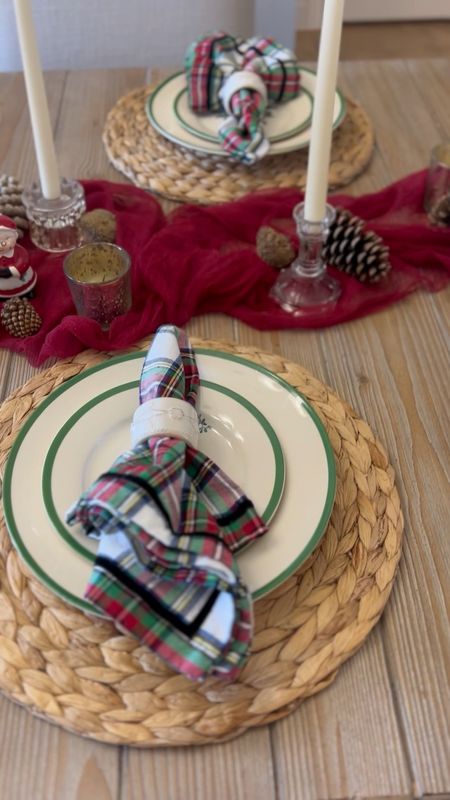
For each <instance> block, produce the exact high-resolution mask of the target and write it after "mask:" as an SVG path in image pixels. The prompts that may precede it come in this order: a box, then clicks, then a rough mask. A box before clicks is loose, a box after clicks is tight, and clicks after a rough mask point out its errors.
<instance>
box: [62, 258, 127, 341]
mask: <svg viewBox="0 0 450 800" xmlns="http://www.w3.org/2000/svg"><path fill="white" fill-rule="evenodd" d="M64 273H65V276H66V279H67V282H68V285H69V288H70V292H71V295H72V299H73V302H74V304H75V308H76V309H77V313H78V314H80V316H84V317H89V318H90V319H94V320H95V321H96V322H98V323H99V324H100V325H101V326H102V328H104V329H107V328H108V327H109V325H110V323H111V322H112V320H113V319H114V318H115V317H117V316H119V315H120V314H125V313H126V312H127V311H128V310H129V309H130V308H131V274H130V273H131V259H130V256H129V254H128V253H127V252H126V250H124V249H123V248H122V247H118V246H117V245H116V244H109V243H108V242H95V243H91V244H84V245H82V246H81V247H77V248H76V249H75V250H72V252H71V253H69V255H67V256H66V258H65V259H64Z"/></svg>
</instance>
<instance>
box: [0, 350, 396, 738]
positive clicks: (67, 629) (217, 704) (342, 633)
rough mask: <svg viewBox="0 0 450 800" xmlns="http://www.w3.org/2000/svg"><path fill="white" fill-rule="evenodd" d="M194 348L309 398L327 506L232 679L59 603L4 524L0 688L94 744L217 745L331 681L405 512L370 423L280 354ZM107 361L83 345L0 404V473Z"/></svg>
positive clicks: (265, 606) (386, 580) (368, 617)
mask: <svg viewBox="0 0 450 800" xmlns="http://www.w3.org/2000/svg"><path fill="white" fill-rule="evenodd" d="M192 341H193V344H194V346H201V347H212V348H213V349H216V350H217V349H219V350H226V351H227V352H231V353H236V354H239V355H241V356H244V357H245V358H247V359H249V360H251V361H254V362H256V363H258V364H262V365H264V366H265V367H267V368H268V369H270V370H272V371H273V372H275V373H277V374H278V375H280V376H281V377H282V378H283V379H284V380H286V381H287V382H288V383H290V384H291V385H292V386H295V387H296V388H297V389H298V391H300V392H301V393H302V394H303V395H304V396H305V397H306V398H307V400H309V402H310V403H311V404H312V405H313V406H314V408H315V410H316V411H317V413H318V414H319V416H320V417H321V419H322V421H323V422H324V424H325V426H326V429H327V431H328V435H329V438H330V441H331V444H332V447H333V450H334V454H335V459H336V468H337V493H336V500H335V505H334V509H333V513H332V516H331V520H330V523H329V525H328V528H327V531H326V533H325V535H324V537H323V539H322V541H321V543H320V545H319V546H318V548H317V549H316V550H315V551H314V553H313V554H312V555H311V556H310V557H309V559H308V561H307V562H305V563H304V564H303V566H302V567H301V568H300V569H299V571H298V572H297V573H296V574H295V575H293V576H291V577H290V578H289V579H288V580H287V581H286V582H285V583H284V584H282V585H281V586H280V587H278V588H277V589H276V590H275V591H274V592H272V593H271V594H270V595H267V596H266V597H264V598H262V599H261V600H258V601H257V602H256V604H255V616H256V632H255V637H254V641H253V645H252V652H251V655H250V658H249V660H248V662H247V664H246V666H245V668H244V670H243V672H242V673H241V676H240V678H239V680H238V681H237V682H236V683H233V684H229V685H225V684H223V683H221V682H220V681H218V680H217V679H208V680H206V682H204V683H202V684H196V683H192V682H190V681H189V680H187V679H186V678H184V677H183V676H180V675H176V674H175V673H173V672H172V671H171V670H170V669H169V668H168V667H166V666H165V665H164V664H163V663H162V662H160V661H159V660H158V659H157V658H156V657H154V656H153V655H152V654H151V653H150V652H149V651H148V650H147V649H146V648H144V647H141V646H140V645H139V643H138V642H137V641H136V640H135V639H132V638H129V637H128V636H123V635H120V634H118V632H117V630H116V629H115V628H114V626H113V624H112V623H110V622H107V621H104V620H101V619H99V618H95V617H90V616H89V615H87V614H84V613H83V612H81V611H78V610H77V609H75V608H73V607H71V606H69V605H67V604H66V603H65V602H64V601H63V600H60V599H59V598H58V597H57V596H56V595H54V594H53V593H52V592H51V591H49V590H48V589H46V588H45V587H44V586H43V585H42V584H41V583H40V582H39V581H38V580H37V579H36V578H35V577H34V576H33V575H32V574H31V573H30V572H29V570H28V569H27V567H25V566H24V565H23V564H22V562H21V560H20V558H19V556H18V554H17V552H16V550H15V549H14V547H13V546H12V544H11V541H10V539H9V536H8V533H7V530H6V527H5V524H4V522H3V517H2V518H1V520H0V689H1V691H2V692H3V693H4V694H5V695H6V696H7V697H9V698H10V699H12V700H15V701H17V702H18V703H21V704H22V705H25V706H27V707H28V708H29V709H30V710H31V711H32V712H33V713H34V714H36V715H38V716H40V717H43V718H45V719H47V720H49V721H51V722H54V723H56V724H58V725H61V726H62V727H64V728H67V729H69V730H71V731H73V732H76V733H78V734H82V735H84V736H88V737H91V738H93V739H98V740H100V741H104V742H112V743H116V744H128V745H137V746H140V747H154V746H165V745H188V744H204V743H207V742H219V741H223V740H226V739H229V738H232V737H234V736H237V735H239V734H240V733H243V732H244V731H245V730H247V729H248V728H252V727H256V726H260V725H266V724H267V723H270V722H273V721H274V720H277V719H280V718H282V717H284V716H286V715H287V714H289V713H290V712H291V711H293V710H294V709H295V708H296V707H297V706H298V705H299V704H300V703H301V702H302V700H303V699H304V698H306V697H309V696H310V695H313V694H315V693H316V692H318V691H320V690H321V689H323V688H324V687H326V686H328V685H329V684H330V683H331V682H332V680H333V679H334V678H335V676H336V674H337V671H338V668H339V666H340V665H341V664H342V663H343V662H344V661H346V660H347V659H348V658H349V657H350V656H351V655H352V654H353V653H354V652H355V651H356V650H357V649H358V648H359V647H360V646H361V644H362V643H363V642H364V640H365V638H366V636H368V634H369V632H370V631H371V629H372V628H373V626H374V625H375V623H376V622H377V620H378V619H379V617H380V614H381V612H382V611H383V608H384V606H385V604H386V602H387V599H388V597H389V594H390V591H391V588H392V584H393V580H394V577H395V573H396V569H397V565H398V561H399V558H400V552H401V541H402V531H403V517H402V512H401V509H400V502H399V496H398V493H397V490H396V488H395V483H394V471H393V468H392V466H391V465H390V464H389V460H388V457H387V455H386V452H385V451H384V449H383V447H382V445H381V444H380V443H379V442H378V441H377V439H376V438H375V436H374V434H373V433H372V431H371V430H370V428H369V426H368V425H367V423H366V422H364V421H363V420H361V419H359V417H358V416H357V415H356V414H355V412H354V411H352V409H351V408H350V407H349V406H348V405H347V404H346V403H345V402H344V401H343V400H341V399H340V398H339V397H337V395H335V394H334V393H333V392H332V391H331V390H330V389H329V388H328V387H327V386H325V385H324V384H323V383H321V382H320V381H318V380H317V379H315V378H314V377H312V375H310V374H309V373H308V372H307V371H306V370H304V369H303V368H302V367H300V366H299V365H297V364H294V363H292V362H289V361H286V360H285V359H283V358H282V357H280V356H276V355H269V354H264V353H260V352H259V351H257V350H256V349H253V348H248V347H242V346H239V345H231V344H225V343H223V342H205V341H204V340H195V339H193V340H192ZM141 347H143V345H141ZM141 347H139V346H137V347H136V348H135V349H141ZM105 358H108V356H106V355H105V354H100V353H96V352H92V351H87V352H84V353H81V354H80V355H78V356H76V357H74V358H72V359H68V360H66V361H63V362H60V363H58V364H55V365H54V366H52V367H50V368H49V369H48V370H46V371H44V372H42V373H40V374H39V375H36V376H35V377H34V378H32V379H31V380H30V381H28V382H27V383H26V384H25V385H24V386H23V387H21V388H20V389H18V390H17V391H16V392H15V394H14V395H13V396H12V397H11V398H9V399H8V400H6V401H5V402H4V403H3V405H2V406H1V407H0V468H1V471H2V474H3V469H4V465H5V462H6V459H7V457H8V453H9V451H10V448H11V445H12V443H13V441H14V438H15V436H16V435H17V433H18V431H19V429H20V427H21V426H22V424H23V423H24V421H25V420H26V419H27V416H28V415H29V414H30V413H31V412H32V411H33V409H35V408H36V407H37V406H38V405H39V403H40V401H41V400H42V399H43V398H45V397H46V396H47V395H48V394H49V393H50V392H51V391H52V390H53V389H54V388H55V387H56V386H59V385H61V384H62V383H64V381H66V380H68V379H69V378H71V377H72V376H74V375H78V374H79V373H80V372H81V371H82V370H84V369H86V368H87V367H91V366H93V365H95V364H98V363H99V362H101V361H103V360H104V359H105ZM293 535H295V531H293Z"/></svg>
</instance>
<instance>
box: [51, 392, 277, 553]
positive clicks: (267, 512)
mask: <svg viewBox="0 0 450 800" xmlns="http://www.w3.org/2000/svg"><path fill="white" fill-rule="evenodd" d="M138 386H139V381H130V382H128V383H123V384H121V385H119V386H114V387H113V388H112V389H108V390H107V391H105V392H102V393H101V394H99V395H96V396H95V397H93V398H92V399H91V400H89V401H88V402H87V403H85V404H84V405H83V406H81V407H80V408H78V409H77V411H76V412H75V413H74V414H72V416H71V417H69V419H68V420H66V422H65V423H64V425H62V426H61V428H60V430H59V431H58V433H57V434H56V436H55V437H54V439H53V441H52V443H51V445H50V447H49V450H48V453H47V456H46V458H45V461H44V468H43V470H42V496H43V499H44V506H45V508H46V510H47V514H48V516H49V517H50V520H51V522H52V523H53V525H54V527H55V528H56V530H57V531H58V533H59V534H60V535H61V537H62V538H63V539H64V540H65V541H66V542H67V543H68V544H69V545H70V546H71V547H72V549H73V550H76V551H77V553H79V554H80V555H82V556H83V557H84V558H86V559H87V560H88V561H90V562H92V563H93V562H94V561H95V554H94V553H92V552H91V551H90V550H88V549H87V548H86V547H83V545H82V544H81V543H80V542H79V541H78V539H76V538H75V537H74V536H72V535H71V533H70V531H69V530H68V529H67V527H66V525H65V524H64V521H63V520H62V519H61V517H60V516H59V514H58V511H57V509H56V506H55V502H54V500H53V492H52V475H53V467H54V464H55V459H56V456H57V453H58V450H59V448H60V447H61V445H62V443H63V441H64V439H65V438H66V436H67V434H68V433H69V431H70V430H71V429H72V428H73V427H74V425H76V423H77V422H78V420H80V419H81V417H83V416H84V415H85V414H87V412H88V411H90V410H91V408H94V407H95V406H97V405H99V404H100V403H103V402H104V401H105V400H108V399H109V398H110V397H113V396H114V395H116V394H120V393H122V392H127V391H129V390H130V389H137V388H138ZM201 386H203V387H204V388H206V389H210V390H211V391H214V392H218V393H219V394H224V395H226V396H227V397H230V398H231V399H232V400H234V401H235V402H236V403H239V404H240V405H241V406H243V407H244V408H245V409H246V410H247V411H248V412H249V413H250V414H251V415H252V416H253V417H254V418H255V419H256V420H257V421H258V423H259V424H260V426H261V427H262V428H263V430H264V431H265V433H266V435H267V438H268V439H269V441H270V444H271V447H272V451H273V457H274V462H275V479H274V482H273V488H272V492H271V495H270V498H269V500H268V503H267V505H266V507H265V509H264V511H263V513H262V514H261V516H262V518H263V520H264V522H265V523H266V524H268V523H269V522H270V520H271V518H272V516H273V515H274V513H275V511H276V510H277V508H278V505H279V503H280V500H281V495H282V492H283V487H284V482H285V476H286V472H285V463H284V456H283V450H282V448H281V445H280V442H279V441H278V437H277V435H276V433H275V431H274V429H273V428H272V425H271V424H270V422H269V421H268V419H266V417H265V416H264V415H263V414H262V413H261V411H259V409H258V408H256V406H254V405H253V403H250V401H249V400H247V399H246V398H245V397H242V396H241V395H240V394H238V393H237V392H234V391H233V390H232V389H228V387H226V386H221V385H220V384H218V383H213V382H212V381H201Z"/></svg>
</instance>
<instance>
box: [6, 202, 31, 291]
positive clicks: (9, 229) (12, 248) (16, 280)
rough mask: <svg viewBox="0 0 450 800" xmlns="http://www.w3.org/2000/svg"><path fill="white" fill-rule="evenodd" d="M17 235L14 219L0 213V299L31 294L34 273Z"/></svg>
mask: <svg viewBox="0 0 450 800" xmlns="http://www.w3.org/2000/svg"><path fill="white" fill-rule="evenodd" d="M18 235H19V233H18V231H17V225H16V223H15V222H14V220H12V219H10V218H9V217H6V216H5V215H4V214H0V300H8V299H9V298H10V297H21V296H24V295H27V296H28V297H32V294H33V288H34V285H35V283H36V273H35V271H34V269H33V268H32V267H31V266H30V261H29V258H28V253H27V251H26V250H25V248H24V247H21V245H20V244H17V237H18Z"/></svg>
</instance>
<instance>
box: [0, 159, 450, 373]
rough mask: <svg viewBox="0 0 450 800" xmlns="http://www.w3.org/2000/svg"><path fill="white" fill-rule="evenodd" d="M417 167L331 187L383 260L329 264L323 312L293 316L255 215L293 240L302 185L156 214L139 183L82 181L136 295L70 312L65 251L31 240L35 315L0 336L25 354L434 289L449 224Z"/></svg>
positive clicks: (361, 305) (40, 356)
mask: <svg viewBox="0 0 450 800" xmlns="http://www.w3.org/2000/svg"><path fill="white" fill-rule="evenodd" d="M425 177H426V171H425V170H424V171H422V172H418V173H415V174H414V175H410V176H408V177H406V178H404V179H402V180H400V181H398V182H397V183H394V184H392V185H391V186H388V187H387V188H385V189H383V190H382V191H380V192H376V193H374V194H370V195H364V196H361V197H349V196H347V195H334V196H333V197H331V202H332V204H333V205H339V206H341V207H344V208H347V209H349V210H350V211H351V212H352V213H353V214H355V215H356V216H359V217H361V218H362V219H364V220H366V222H367V228H369V229H371V230H373V231H375V233H377V234H379V235H380V236H381V237H382V238H383V239H384V242H385V244H386V245H388V247H389V248H390V257H391V258H390V260H391V264H392V270H391V272H390V273H389V275H388V276H387V277H386V278H385V279H384V280H382V281H381V282H380V283H379V284H377V285H375V286H370V285H363V284H361V283H359V282H358V281H357V280H356V279H355V278H352V277H349V276H347V275H344V274H343V273H340V272H338V271H337V270H334V269H332V268H330V269H331V271H333V272H334V273H335V274H336V275H338V277H339V278H340V280H341V282H342V287H343V291H342V295H341V297H340V299H339V301H338V303H337V305H336V307H335V308H334V309H333V310H332V311H330V313H329V315H328V316H327V317H326V318H325V319H324V318H323V314H322V315H318V316H317V318H314V317H310V318H309V319H308V320H302V319H299V318H295V317H292V316H291V315H289V314H288V313H287V312H285V311H283V310H282V309H281V308H279V307H278V306H277V305H276V303H275V302H274V301H273V300H271V299H270V298H269V290H270V287H271V286H272V284H273V283H274V281H275V280H276V277H277V275H278V271H277V270H275V269H273V268H272V267H269V266H268V265H267V264H265V263H264V262H263V261H262V260H261V259H260V258H259V256H258V255H257V254H256V248H255V239H256V233H257V230H258V228H259V227H260V226H261V225H273V226H274V227H275V228H277V229H279V230H282V231H284V232H287V233H289V235H291V237H292V239H293V241H295V230H294V223H293V221H292V219H291V214H292V210H293V208H294V206H295V205H296V203H298V202H299V201H300V200H301V199H302V194H301V193H300V192H298V191H296V190H293V189H285V190H284V189H281V190H275V191H264V192H258V193H254V194H251V195H248V196H246V197H244V198H242V199H241V200H237V201H234V202H232V203H226V204H223V205H214V206H207V207H204V206H192V205H186V206H182V207H180V208H179V209H176V210H175V211H174V212H172V214H171V215H170V216H169V217H168V218H167V219H165V218H164V215H163V213H162V210H161V208H160V206H159V204H158V202H157V201H156V200H155V199H154V198H153V197H152V196H151V195H149V194H147V193H146V192H145V191H143V190H142V189H138V188H136V187H134V186H130V185H126V184H114V183H108V182H106V181H84V182H83V185H84V188H85V191H86V201H87V206H88V209H89V210H91V209H94V208H105V209H108V210H110V211H113V212H114V213H115V215H116V217H117V236H116V242H117V244H119V245H121V246H122V247H124V248H125V249H126V250H128V252H129V253H130V255H131V258H132V291H133V307H132V309H131V310H130V311H129V312H128V313H127V314H125V315H123V316H121V317H118V318H117V319H115V320H114V321H113V323H112V324H111V327H110V329H109V331H102V330H101V328H100V326H99V324H98V323H96V322H94V321H93V320H89V319H87V318H83V317H78V316H76V314H75V308H74V306H73V303H72V300H71V297H70V293H69V289H68V287H67V285H66V281H65V278H64V275H63V270H62V261H63V256H61V255H54V254H49V253H44V252H43V251H40V250H37V249H36V248H35V247H34V246H33V245H31V244H30V242H29V241H28V240H25V241H24V242H22V244H24V245H25V247H26V248H27V249H28V251H29V254H30V259H31V263H32V266H33V267H34V269H35V270H36V272H37V275H38V282H37V285H36V296H35V298H34V299H33V300H32V303H33V305H34V307H35V308H36V310H37V311H38V312H39V314H40V315H41V317H42V319H43V325H42V328H41V330H40V331H39V332H38V333H37V334H35V335H34V336H30V337H28V338H26V339H14V338H12V337H10V336H9V335H8V334H7V332H6V330H5V329H4V328H3V327H0V347H4V348H8V349H10V350H14V351H16V352H21V353H24V354H25V355H26V356H27V357H28V359H29V360H30V361H31V363H33V364H42V363H43V362H44V361H45V360H46V359H47V358H49V357H51V356H56V357H57V358H64V357H67V356H72V355H75V354H76V353H78V352H80V351H82V350H84V349H86V348H94V349H97V350H125V349H127V348H128V347H130V346H131V345H132V344H133V343H135V342H136V341H138V340H139V339H140V338H142V337H144V336H145V335H147V334H150V333H153V332H154V331H156V329H157V328H158V326H159V325H161V324H165V323H171V324H174V325H178V326H183V325H185V324H186V323H187V322H188V320H190V319H191V318H192V317H194V316H196V315H199V314H206V313H212V312H222V313H224V314H227V315H229V316H232V317H236V318H238V319H240V320H242V321H243V322H246V323H247V324H248V325H251V326H253V327H255V328H258V329H260V330H276V329H283V328H302V327H308V328H319V327H324V326H328V325H335V324H337V323H339V322H344V321H347V320H350V319H353V318H356V317H361V316H363V315H365V314H369V313H371V312H373V311H376V310H378V309H381V308H384V307H386V306H388V305H390V304H391V303H393V302H395V301H397V300H399V299H401V298H402V297H405V296H406V295H407V294H410V293H411V292H413V291H415V290H416V289H425V290H428V291H438V290H440V289H442V288H444V286H446V285H447V283H448V282H449V281H450V230H449V229H448V228H447V229H446V228H438V227H434V226H432V225H431V224H430V223H429V222H428V220H427V217H426V214H425V213H424V212H423V210H422V201H423V192H424V185H425Z"/></svg>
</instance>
